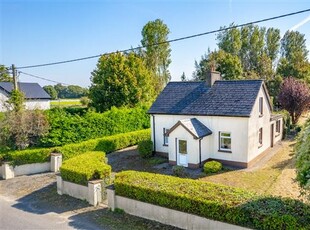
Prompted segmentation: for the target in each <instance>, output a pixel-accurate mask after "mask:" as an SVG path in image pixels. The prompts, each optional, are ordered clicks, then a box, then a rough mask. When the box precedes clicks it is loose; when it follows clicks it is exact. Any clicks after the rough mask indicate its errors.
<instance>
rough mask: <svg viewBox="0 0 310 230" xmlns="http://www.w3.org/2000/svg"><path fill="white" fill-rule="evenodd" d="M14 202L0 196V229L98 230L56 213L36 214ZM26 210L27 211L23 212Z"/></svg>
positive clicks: (27, 207)
mask: <svg viewBox="0 0 310 230" xmlns="http://www.w3.org/2000/svg"><path fill="white" fill-rule="evenodd" d="M16 204H17V203H16V202H15V201H12V200H8V199H6V198H5V197H1V196H0V229H1V230H15V229H16V230H19V229H23V230H24V229H25V230H26V229H31V230H36V229H57V230H60V229H99V228H98V227H96V226H93V225H92V224H91V223H87V222H85V221H84V220H81V221H79V220H74V224H73V226H72V221H70V219H69V218H68V217H66V216H62V215H59V214H56V213H52V212H50V213H46V214H37V213H35V211H34V210H32V208H31V207H30V206H27V204H23V207H21V206H20V204H18V207H16ZM24 210H28V211H24Z"/></svg>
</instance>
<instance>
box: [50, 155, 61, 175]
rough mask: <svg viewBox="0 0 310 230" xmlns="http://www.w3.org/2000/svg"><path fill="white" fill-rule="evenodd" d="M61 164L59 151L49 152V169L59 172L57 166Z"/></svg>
mask: <svg viewBox="0 0 310 230" xmlns="http://www.w3.org/2000/svg"><path fill="white" fill-rule="evenodd" d="M61 164H62V154H61V153H51V171H52V172H59V168H60V166H61Z"/></svg>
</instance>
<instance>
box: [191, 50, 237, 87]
mask: <svg viewBox="0 0 310 230" xmlns="http://www.w3.org/2000/svg"><path fill="white" fill-rule="evenodd" d="M195 67H196V70H195V72H194V74H193V77H194V80H200V81H204V80H206V76H207V73H208V71H210V70H211V69H214V70H216V71H219V72H220V73H221V75H222V77H223V79H224V80H235V79H241V78H242V65H241V62H240V59H239V58H238V56H234V55H232V54H230V53H227V52H225V51H223V50H219V51H213V52H210V53H209V54H207V55H206V54H205V55H204V56H202V57H201V60H200V62H199V63H197V62H195Z"/></svg>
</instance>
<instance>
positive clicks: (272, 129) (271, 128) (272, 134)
mask: <svg viewBox="0 0 310 230" xmlns="http://www.w3.org/2000/svg"><path fill="white" fill-rule="evenodd" d="M273 139H274V124H272V125H271V127H270V147H271V148H272V147H273Z"/></svg>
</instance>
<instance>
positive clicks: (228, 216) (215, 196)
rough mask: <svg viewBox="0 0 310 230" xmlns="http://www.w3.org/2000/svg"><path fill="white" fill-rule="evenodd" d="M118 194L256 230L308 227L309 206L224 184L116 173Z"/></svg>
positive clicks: (130, 172)
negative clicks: (255, 229) (259, 194)
mask: <svg viewBox="0 0 310 230" xmlns="http://www.w3.org/2000/svg"><path fill="white" fill-rule="evenodd" d="M114 184H115V192H116V194H117V195H120V196H124V197H128V198H132V199H136V200H139V201H143V202H147V203H151V204H155V205H159V206H163V207H167V208H171V209H175V210H179V211H183V212H188V213H192V214H196V215H199V216H202V217H206V218H210V219H214V220H218V221H224V222H228V223H232V224H237V225H242V226H246V227H250V228H257V229H298V228H304V229H309V228H310V206H309V205H306V204H304V203H302V202H299V201H297V200H292V199H281V198H277V197H262V196H258V195H256V194H253V193H250V192H248V191H245V190H242V189H237V188H232V187H228V186H224V185H218V184H213V183H209V182H202V181H197V180H192V179H182V178H177V177H173V176H166V175H159V174H153V173H145V172H137V171H124V172H120V173H118V174H116V177H115V181H114Z"/></svg>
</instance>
